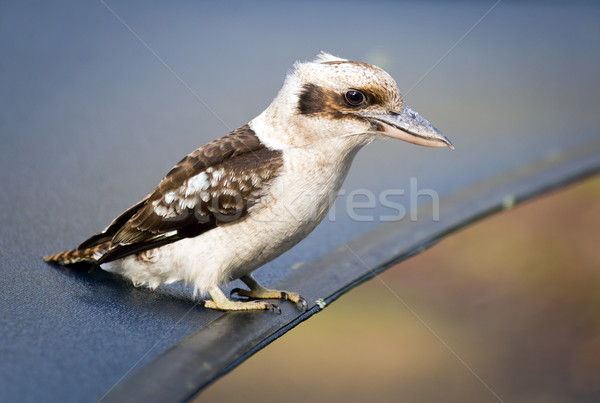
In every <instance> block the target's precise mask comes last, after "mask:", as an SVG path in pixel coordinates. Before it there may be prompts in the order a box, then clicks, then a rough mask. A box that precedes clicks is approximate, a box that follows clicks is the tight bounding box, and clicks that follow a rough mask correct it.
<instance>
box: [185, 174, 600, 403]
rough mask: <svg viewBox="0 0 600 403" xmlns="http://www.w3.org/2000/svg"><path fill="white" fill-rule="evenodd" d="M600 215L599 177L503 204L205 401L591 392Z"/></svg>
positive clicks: (371, 285) (327, 314)
mask: <svg viewBox="0 0 600 403" xmlns="http://www.w3.org/2000/svg"><path fill="white" fill-rule="evenodd" d="M598 223H600V179H598V178H595V179H591V180H587V181H585V182H584V183H581V184H577V185H575V186H571V187H569V188H568V189H564V190H561V191H559V192H555V193H553V194H550V195H548V196H544V197H542V198H537V199H535V200H533V201H530V202H528V203H526V204H525V205H523V206H520V207H517V208H516V209H515V210H513V211H510V212H503V213H500V214H497V215H495V216H493V217H491V218H488V219H486V220H484V221H482V222H479V223H477V224H475V225H473V226H471V227H469V228H467V229H465V230H463V231H461V232H459V233H458V234H455V235H452V236H450V237H448V238H446V239H444V240H443V241H442V242H441V243H439V244H438V245H436V246H434V247H433V248H431V249H429V250H427V251H426V252H424V253H422V254H420V255H417V256H416V257H413V258H411V259H409V260H407V261H404V262H402V263H400V264H399V265H397V266H396V267H392V268H390V269H389V270H387V271H386V272H384V273H383V274H381V275H379V276H378V277H377V278H374V279H372V280H370V281H369V282H367V283H365V284H363V285H361V286H359V287H358V288H356V289H354V290H352V291H351V292H349V293H348V294H346V295H345V296H343V297H342V298H340V299H339V300H338V301H336V302H334V303H333V304H332V305H330V306H329V307H327V308H326V309H325V310H323V311H322V312H320V313H319V314H318V315H316V316H315V317H314V318H312V319H311V320H309V321H307V322H304V323H302V324H300V326H298V327H297V328H296V329H294V330H293V331H291V332H289V333H288V334H286V335H285V336H284V337H282V338H280V339H278V340H276V341H275V342H274V343H273V344H271V345H270V346H268V347H267V348H265V349H264V350H261V351H260V352H258V353H257V354H256V355H254V356H253V357H251V358H250V359H249V360H248V361H246V362H245V363H243V364H242V365H241V366H240V367H238V368H236V369H235V370H233V372H231V373H230V374H228V375H226V376H224V377H223V378H221V379H220V380H218V381H217V382H216V383H215V384H213V385H212V386H209V388H208V389H207V390H206V391H205V392H203V393H202V394H201V395H200V396H199V397H198V398H197V400H196V401H198V402H201V401H215V400H217V399H224V400H226V401H232V402H243V401H265V402H277V401H281V400H283V399H285V400H286V401H288V402H305V401H349V402H361V401H376V402H379V401H382V402H383V401H406V402H467V401H473V402H497V401H505V402H596V401H598V399H599V398H600V315H599V312H600V254H599V253H598V239H600V230H599V229H598ZM421 321H423V322H424V323H425V324H426V325H427V327H426V326H425V325H424V324H423V323H422V322H421ZM428 327H429V328H430V329H431V330H429V329H428ZM471 371H472V372H471ZM500 399H501V400H500Z"/></svg>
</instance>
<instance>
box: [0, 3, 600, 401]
mask: <svg viewBox="0 0 600 403" xmlns="http://www.w3.org/2000/svg"><path fill="white" fill-rule="evenodd" d="M599 22H600V6H598V5H597V3H595V2H591V1H590V2H585V1H575V2H552V1H551V2H536V1H528V2H516V1H508V0H503V1H489V2H487V1H486V2H468V1H464V2H456V3H454V2H453V3H452V4H450V3H447V2H435V1H431V2H392V1H371V2H358V1H330V2H318V1H304V2H271V1H257V2H242V1H237V2H228V3H227V4H223V3H217V2H185V1H182V2H157V1H156V2H141V1H132V2H126V3H121V2H116V1H95V2H70V1H59V2H51V3H47V2H29V1H26V2H2V3H0V51H1V54H2V57H1V58H0V180H1V186H2V188H3V189H4V190H5V191H4V192H1V193H0V206H2V209H0V224H1V225H2V228H3V232H2V235H0V262H1V265H0V270H1V275H2V278H3V281H1V282H0V290H1V292H0V307H2V308H3V312H2V315H0V329H1V330H0V332H1V334H2V338H3V340H6V343H4V344H3V345H2V346H0V356H2V357H4V364H1V365H0V375H1V376H0V382H1V383H0V389H1V390H3V391H6V393H7V396H12V397H15V396H21V397H23V396H28V397H29V398H30V400H31V401H35V400H36V398H37V400H41V399H45V398H47V397H48V396H52V397H55V398H57V400H61V401H81V400H86V401H87V400H91V399H89V397H90V396H92V397H94V398H95V399H98V398H100V397H101V396H102V395H103V393H104V392H105V391H106V390H107V389H108V388H109V387H111V386H112V385H114V383H115V382H117V381H118V380H119V379H121V377H122V376H123V375H124V374H126V373H127V371H129V370H131V369H134V368H139V366H141V365H144V364H145V363H147V362H149V361H150V360H152V359H153V358H155V357H156V356H157V355H158V354H160V353H161V352H162V351H164V350H165V349H167V348H168V347H169V346H170V345H172V344H174V343H176V342H177V341H178V340H180V339H181V338H183V337H185V336H186V335H187V334H189V333H190V332H192V331H193V330H194V329H196V328H198V327H199V326H202V325H203V324H205V323H207V321H210V320H211V319H212V318H214V317H215V316H214V315H213V314H212V313H206V312H205V311H203V310H197V311H192V312H191V313H190V312H189V301H190V298H191V290H190V289H189V288H186V287H183V286H180V285H177V286H172V287H163V288H160V289H159V291H158V293H152V292H149V291H147V290H144V289H135V288H133V287H131V286H130V285H129V284H125V283H124V282H121V281H120V280H119V279H116V278H114V277H113V276H109V275H105V276H103V275H102V274H98V273H94V274H93V275H91V276H81V275H75V274H73V273H71V272H68V271H66V272H63V271H59V270H49V269H48V267H47V266H46V265H45V264H44V263H43V262H42V261H41V260H40V256H43V255H45V254H48V253H52V252H56V251H58V250H62V249H65V248H70V247H73V246H75V245H77V244H78V243H79V242H80V241H81V240H82V239H84V238H86V237H87V236H89V235H90V234H93V233H95V232H97V231H98V230H100V229H102V228H104V227H105V226H106V224H107V223H108V222H110V221H111V220H112V219H113V218H114V217H115V216H116V215H118V214H119V213H120V212H122V211H123V210H124V209H126V208H127V207H129V206H130V205H132V204H133V203H134V202H136V201H137V200H139V199H140V198H142V197H144V196H145V195H146V194H147V193H148V192H149V191H150V190H151V189H153V188H154V186H156V184H157V183H158V181H159V180H160V178H161V177H162V176H163V175H164V174H165V173H166V172H167V171H168V170H169V169H170V168H171V167H172V166H173V165H174V164H175V163H176V162H177V161H178V160H179V159H181V158H182V157H183V156H184V155H186V154H187V153H189V152H190V151H192V150H194V149H195V148H197V147H198V146H200V145H202V144H204V143H206V142H208V141H210V140H212V139H215V138H217V137H220V136H222V135H224V134H225V133H227V132H228V131H229V130H231V129H234V128H236V127H239V126H241V125H243V124H244V123H246V122H248V121H249V120H250V119H252V118H253V117H254V116H256V115H257V114H258V113H260V112H261V111H262V110H263V109H264V108H265V107H266V106H267V105H268V104H269V103H270V102H271V100H272V99H273V98H274V96H275V95H276V93H277V91H278V90H279V88H280V87H281V84H282V83H283V79H284V77H285V74H286V72H287V71H289V69H290V68H291V67H292V65H293V63H294V62H295V61H296V60H301V61H302V60H311V59H313V58H314V56H315V55H316V54H317V53H318V52H319V51H321V50H325V51H328V52H330V53H333V54H334V55H338V56H341V57H345V58H348V59H353V60H362V61H367V62H371V63H375V64H377V65H379V66H380V67H382V68H384V69H386V70H387V71H388V72H389V73H390V74H391V75H392V76H393V77H394V78H395V79H396V81H397V82H398V85H399V87H400V89H401V91H402V92H403V93H404V96H405V100H406V102H407V104H408V105H410V106H411V107H412V108H413V109H414V110H416V111H418V112H419V113H420V114H422V115H423V116H424V117H425V118H427V119H428V120H429V121H431V122H432V123H433V124H434V125H436V126H437V127H438V128H439V129H441V130H442V131H443V132H444V133H445V134H446V135H447V136H448V137H449V138H450V139H451V140H452V141H453V142H454V144H455V145H456V147H457V150H456V151H454V152H450V151H449V150H441V149H437V150H432V149H426V148H421V147H416V146H412V145H408V144H404V143H401V142H390V141H388V142H379V143H375V144H372V145H370V146H369V147H367V148H365V149H364V150H362V151H361V153H359V155H358V157H357V158H356V160H355V163H354V165H353V167H352V169H351V171H350V174H349V176H348V178H347V180H346V182H345V183H344V187H343V189H344V192H345V193H344V194H345V195H346V196H344V195H342V196H340V197H339V198H338V199H337V202H336V205H335V206H334V210H333V211H334V212H335V214H334V215H333V216H332V215H330V216H329V217H328V219H326V220H325V221H324V222H323V223H322V224H321V225H319V227H318V228H317V229H316V230H315V231H314V233H312V234H311V235H310V236H309V237H308V238H307V239H306V240H304V241H303V242H302V243H300V244H299V245H298V246H297V247H295V248H294V249H292V250H291V251H290V252H288V253H286V254H284V255H283V256H282V257H280V258H279V259H276V260H275V261H274V262H272V263H269V264H267V265H266V266H264V267H263V268H261V269H259V270H258V271H257V273H256V275H257V277H258V279H259V280H261V281H263V282H264V283H266V284H269V283H270V282H271V281H273V280H275V279H277V278H280V277H282V276H285V275H286V274H288V273H290V271H291V270H292V269H291V268H292V267H301V265H302V264H309V263H310V261H311V260H313V259H316V258H318V256H320V255H322V254H324V253H326V252H328V251H331V250H333V249H335V248H337V247H339V245H341V244H343V243H344V242H347V241H349V240H351V239H354V238H356V237H358V236H359V235H362V234H365V233H367V232H368V231H369V230H370V229H373V228H375V227H376V226H377V225H379V221H378V219H377V218H378V217H381V216H384V215H390V214H393V213H394V210H390V208H389V206H385V205H381V204H379V203H378V204H377V205H376V207H375V208H374V209H372V211H369V213H370V215H372V216H373V217H374V219H373V220H371V221H356V220H353V219H352V218H351V217H350V216H349V215H348V214H347V212H346V210H345V209H344V206H345V205H346V204H345V203H346V202H347V199H346V197H347V195H348V194H349V193H350V192H351V191H353V190H356V189H368V190H369V191H372V192H373V193H374V194H376V195H378V194H380V193H381V192H382V191H385V190H389V189H401V190H402V189H403V190H408V189H409V181H410V179H411V178H417V179H418V187H419V189H432V190H434V191H435V192H436V193H437V194H438V195H439V196H440V198H441V200H442V203H443V198H444V197H445V196H448V195H451V194H454V193H456V192H460V191H461V190H464V189H465V188H468V187H469V186H471V185H474V184H477V183H480V182H482V181H487V180H490V179H493V178H499V177H500V178H501V177H502V176H503V175H506V173H507V172H514V171H515V170H518V169H519V168H520V167H523V166H524V165H526V164H528V163H531V162H535V161H540V160H544V159H548V158H550V159H551V158H552V157H553V156H557V155H561V153H564V152H566V151H567V150H571V149H574V148H577V147H586V145H587V144H590V143H593V142H598V141H600V135H599V133H598V127H600V115H599V114H598V110H599V106H600V105H599V101H598V100H599V99H600V80H599V79H598V66H599V65H600V52H599V51H598V43H599V41H600V23H599ZM409 199H410V198H409V195H408V194H406V195H405V196H403V197H399V198H398V200H396V201H397V202H398V203H401V204H403V205H405V206H406V208H407V209H408V208H410V207H411V206H409ZM599 201H600V190H599V184H598V180H597V179H595V180H590V181H587V182H586V183H583V184H581V185H578V186H575V187H573V188H570V189H568V190H565V191H561V192H558V193H557V194H555V195H552V196H548V197H544V198H541V199H537V200H535V201H533V202H531V203H529V204H528V205H526V206H523V207H520V208H518V209H516V210H515V211H511V212H506V213H502V214H499V215H498V216H496V217H493V218H491V219H489V220H486V221H485V222H483V223H480V224H477V225H475V226H473V227H472V228H469V229H466V230H464V231H463V232H461V233H460V234H457V235H453V236H451V237H449V238H448V239H446V240H444V241H443V242H442V243H441V244H439V245H437V246H436V247H434V248H433V249H431V250H428V251H427V252H425V253H424V254H422V255H420V256H417V257H415V258H412V259H410V260H408V261H406V262H403V263H402V264H400V265H399V266H398V267H394V268H392V269H390V270H388V271H387V272H385V273H384V274H382V275H381V276H380V277H379V279H377V278H376V279H373V280H371V281H369V282H368V283H366V284H364V285H362V286H360V287H358V288H357V289H356V290H353V291H352V292H350V293H349V294H347V295H345V296H344V297H342V298H341V299H340V300H339V301H337V302H335V303H334V304H332V306H330V307H328V308H327V309H325V310H324V311H323V312H322V313H319V315H317V316H316V317H314V318H313V319H311V320H310V321H308V322H306V323H303V324H301V325H300V326H299V327H298V328H296V329H294V330H293V331H292V332H290V333H289V334H287V335H286V336H285V337H283V338H282V339H280V340H277V341H276V342H275V343H273V344H272V345H270V346H268V347H267V348H266V349H264V350H263V351H260V352H259V353H258V354H257V355H255V356H254V357H252V358H251V359H250V360H248V362H246V363H245V364H243V365H242V366H241V367H239V368H238V369H236V370H234V371H233V372H232V373H230V374H229V375H227V376H225V377H224V378H223V379H222V380H220V381H218V382H216V383H215V384H214V385H212V386H211V387H209V388H208V389H207V390H206V391H205V392H204V393H203V394H201V395H200V396H199V399H200V400H203V399H206V400H210V399H217V398H218V399H224V400H231V401H235V400H240V401H241V400H244V401H259V400H260V401H275V400H281V399H285V400H287V401H300V400H307V399H315V400H341V399H344V400H347V401H364V400H367V399H374V400H378V401H386V400H394V401H395V400H402V401H424V402H425V401H465V400H472V401H498V400H499V399H498V398H497V396H499V397H500V398H502V400H504V401H526V402H548V401H557V402H558V401H598V399H599V398H600V392H599V390H600V381H599V379H598V374H599V373H600V341H599V337H600V333H599V329H598V321H597V317H598V310H597V306H598V300H599V298H600V292H599V291H598V290H599V287H598V286H599V285H600V284H599V283H598V270H599V269H600V264H599V260H598V257H597V255H598V254H597V252H596V249H597V248H596V247H595V245H596V243H597V240H598V239H599V238H600V237H599V235H600V234H599V231H598V229H597V223H598V222H599V218H600V217H599V214H600V213H599V211H598V207H597V206H598V204H599V203H598V202H599ZM332 217H335V219H332ZM398 225H410V223H408V222H407V221H406V220H403V221H401V222H398ZM380 280H381V281H380ZM232 286H237V284H233V285H232ZM390 289H391V290H392V291H393V292H391V291H390ZM398 297H400V298H401V300H402V301H404V303H405V304H406V305H407V306H409V307H410V308H411V310H412V311H413V312H414V314H413V313H411V311H410V310H407V309H406V306H405V304H404V303H403V302H402V301H401V300H400V299H398ZM15 307H16V308H15ZM186 312H188V313H189V314H188V313H186ZM184 313H185V315H187V316H185V315H184ZM418 318H421V319H422V321H424V322H425V323H427V325H428V326H429V327H430V328H431V329H432V331H433V332H434V333H435V335H437V337H436V336H435V335H434V334H433V333H432V332H431V331H429V330H428V329H427V328H426V327H425V326H424V325H423V324H422V323H421V321H420V320H419V319H418ZM82 333H83V336H84V337H83V336H82ZM440 340H441V341H443V342H444V343H446V344H447V346H448V348H447V347H445V346H444V344H443V343H442V342H441V341H440ZM98 346H102V349H100V350H98ZM450 349H451V351H450ZM452 351H453V352H454V353H452ZM457 357H458V358H457ZM461 360H462V361H464V364H463V362H461ZM89 363H93V365H88V364H89ZM465 364H466V365H468V367H469V368H470V369H471V370H469V369H468V368H467V367H466V366H465ZM82 367H85V368H86V371H85V373H84V372H83V371H80V370H78V369H79V368H82ZM65 373H70V374H71V376H69V377H65V376H64V374H65ZM478 377H479V378H480V379H481V380H482V381H484V382H485V384H487V385H488V387H486V386H485V385H484V384H483V382H481V381H480V380H479V379H478ZM23 391H26V393H25V392H23ZM494 393H495V394H497V396H496V395H495V394H494Z"/></svg>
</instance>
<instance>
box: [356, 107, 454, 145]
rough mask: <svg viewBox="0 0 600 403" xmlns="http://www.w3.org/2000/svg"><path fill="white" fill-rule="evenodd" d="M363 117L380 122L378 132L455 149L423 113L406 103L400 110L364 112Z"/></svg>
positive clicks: (423, 143) (414, 142) (410, 141)
mask: <svg viewBox="0 0 600 403" xmlns="http://www.w3.org/2000/svg"><path fill="white" fill-rule="evenodd" d="M361 115H362V116H363V117H365V118H367V119H369V120H372V121H376V122H377V123H380V124H379V125H377V126H378V129H377V132H378V133H381V134H384V135H386V136H389V137H393V138H396V139H400V140H404V141H408V142H409V143H413V144H419V145H422V146H427V147H444V146H446V147H448V148H450V149H451V150H454V146H453V145H452V143H451V142H450V140H448V139H447V138H446V136H444V135H443V134H442V132H440V131H439V130H438V129H436V128H435V127H434V126H433V125H432V124H431V123H429V122H428V121H427V120H425V119H423V118H422V117H421V115H419V114H418V113H417V112H415V111H413V110H412V109H410V108H409V107H408V106H406V105H404V107H403V108H402V110H401V111H400V112H387V113H381V114H379V113H372V112H371V113H364V114H361Z"/></svg>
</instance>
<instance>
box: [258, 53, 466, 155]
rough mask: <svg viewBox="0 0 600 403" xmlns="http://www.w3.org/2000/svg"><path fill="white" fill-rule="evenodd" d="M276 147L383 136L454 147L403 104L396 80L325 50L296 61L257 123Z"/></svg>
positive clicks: (356, 141) (353, 142)
mask: <svg viewBox="0 0 600 403" xmlns="http://www.w3.org/2000/svg"><path fill="white" fill-rule="evenodd" d="M265 124H266V126H268V127H264V128H261V129H263V131H267V132H271V133H268V137H269V138H270V139H271V140H272V145H273V146H275V147H276V148H285V147H288V146H292V147H296V146H298V147H306V146H310V145H311V144H315V142H322V141H323V140H333V141H335V142H338V143H340V142H341V143H343V144H348V145H349V146H350V147H355V146H362V145H364V144H367V143H369V142H371V141H372V140H373V139H375V138H377V137H393V138H397V139H401V140H404V141H407V142H410V143H414V144H419V145H423V146H430V147H444V146H446V147H449V148H451V149H454V147H453V145H452V143H451V142H450V140H448V139H447V138H446V137H445V136H444V135H443V134H442V133H441V132H440V131H439V130H437V129H436V128H435V127H434V126H433V125H432V124H431V123H429V122H428V121H426V120H425V119H423V118H422V117H421V116H420V115H419V114H417V113H416V112H414V111H413V110H412V109H410V108H409V107H408V106H407V105H406V104H405V103H404V101H403V100H402V96H401V94H400V91H399V90H398V86H397V84H396V82H395V81H394V79H393V78H392V77H391V76H390V75H389V74H388V73H386V72H385V71H384V70H382V69H380V68H379V67H377V66H373V65H371V64H368V63H363V62H354V61H349V60H346V59H341V58H338V57H335V56H332V55H330V54H327V53H324V52H322V53H321V54H319V55H318V56H317V58H316V59H315V60H314V61H312V62H306V63H296V65H295V66H294V69H293V70H292V71H291V72H290V73H289V74H288V76H287V78H286V81H285V83H284V85H283V88H282V89H281V91H280V92H279V94H278V95H277V97H276V98H275V100H274V101H273V103H272V104H271V105H270V106H269V108H268V109H267V110H266V111H265V112H263V114H262V115H261V116H259V118H257V119H255V125H260V126H263V125H265Z"/></svg>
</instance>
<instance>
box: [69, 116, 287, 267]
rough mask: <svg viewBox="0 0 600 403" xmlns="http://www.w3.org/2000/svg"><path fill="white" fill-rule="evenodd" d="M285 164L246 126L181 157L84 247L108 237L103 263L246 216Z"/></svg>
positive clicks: (104, 240) (84, 245)
mask: <svg viewBox="0 0 600 403" xmlns="http://www.w3.org/2000/svg"><path fill="white" fill-rule="evenodd" d="M282 165H283V159H282V155H281V151H277V150H271V149H269V148H267V147H266V146H265V145H264V144H262V143H261V142H260V140H259V139H258V137H256V135H255V134H254V132H253V131H252V130H251V129H250V128H249V127H248V125H245V126H242V127H241V128H239V129H237V130H235V131H233V132H231V133H229V134H228V135H226V136H224V137H222V138H220V139H217V140H215V141H213V142H211V143H208V144H207V145H205V146H203V147H201V148H199V149H197V150H196V151H194V152H193V153H191V154H189V155H188V156H187V157H185V158H184V159H183V160H181V162H179V163H178V164H177V165H176V166H175V167H174V168H173V169H172V170H171V171H170V172H169V173H168V174H167V176H166V177H165V178H164V179H163V180H162V181H161V183H160V184H159V185H158V186H157V188H156V189H155V190H154V191H153V192H152V193H151V194H150V195H149V196H147V197H146V198H145V199H144V200H142V201H141V202H139V203H138V204H136V205H135V206H133V207H131V208H130V209H128V210H127V211H126V212H124V213H123V214H122V215H121V216H119V217H118V218H117V219H115V220H114V221H113V222H112V223H111V225H109V226H108V227H107V228H106V230H104V231H103V232H102V233H100V234H96V235H94V236H93V237H91V238H90V239H89V240H87V241H85V242H84V243H82V245H81V246H80V248H81V247H85V248H90V247H93V246H95V245H98V244H100V243H102V242H106V240H110V247H109V248H108V250H107V251H106V253H105V254H104V255H103V256H102V257H101V258H100V260H98V262H97V263H98V264H101V263H105V262H109V261H112V260H115V259H119V258H122V257H125V256H127V255H130V254H134V253H139V252H141V251H144V250H147V249H151V248H155V247H157V246H160V245H164V244H167V243H170V242H175V241H177V240H180V239H183V238H187V237H193V236H197V235H200V234H201V233H203V232H206V231H208V230H210V229H212V228H214V227H216V226H217V225H220V224H223V223H228V222H233V221H236V220H239V219H243V217H245V216H246V214H247V212H248V209H249V208H250V207H251V206H252V205H253V204H255V203H256V202H257V201H258V200H259V199H260V197H262V196H263V195H264V194H266V193H267V192H268V185H269V184H270V183H271V181H272V180H273V179H274V178H275V177H276V176H277V175H278V173H279V170H280V169H281V166H282Z"/></svg>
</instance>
